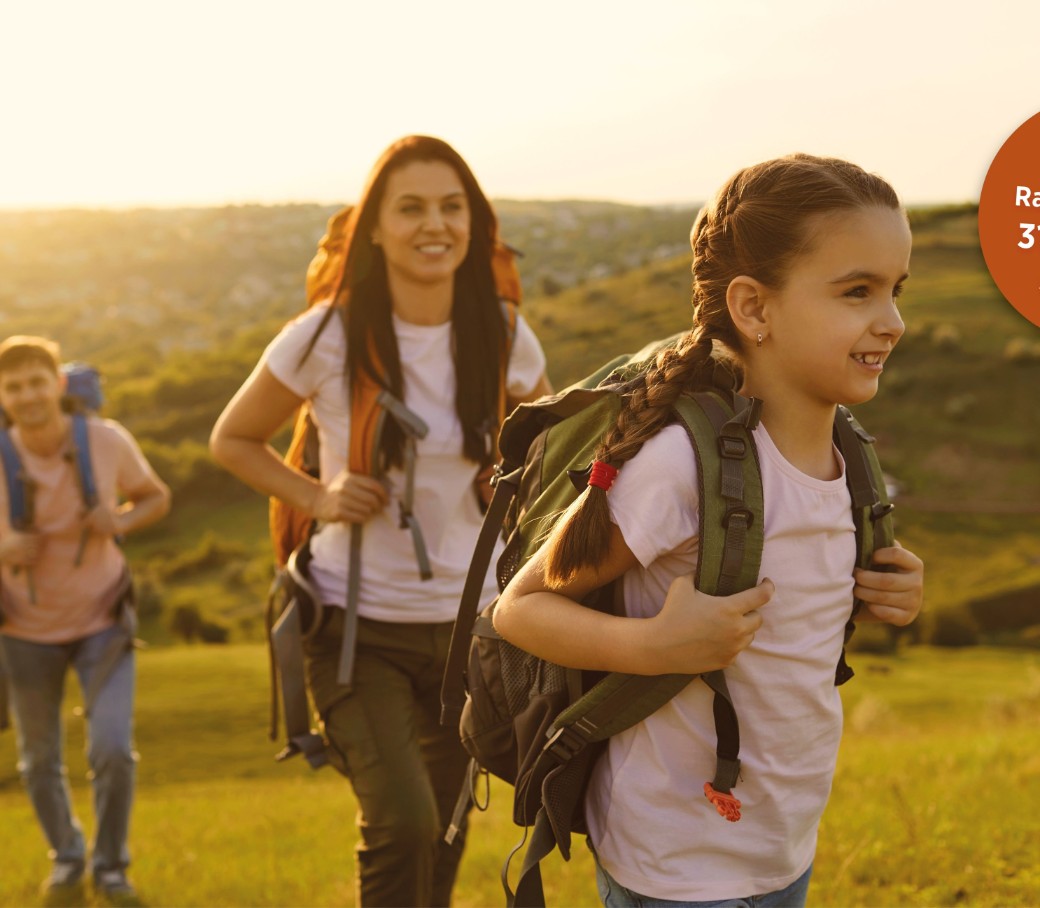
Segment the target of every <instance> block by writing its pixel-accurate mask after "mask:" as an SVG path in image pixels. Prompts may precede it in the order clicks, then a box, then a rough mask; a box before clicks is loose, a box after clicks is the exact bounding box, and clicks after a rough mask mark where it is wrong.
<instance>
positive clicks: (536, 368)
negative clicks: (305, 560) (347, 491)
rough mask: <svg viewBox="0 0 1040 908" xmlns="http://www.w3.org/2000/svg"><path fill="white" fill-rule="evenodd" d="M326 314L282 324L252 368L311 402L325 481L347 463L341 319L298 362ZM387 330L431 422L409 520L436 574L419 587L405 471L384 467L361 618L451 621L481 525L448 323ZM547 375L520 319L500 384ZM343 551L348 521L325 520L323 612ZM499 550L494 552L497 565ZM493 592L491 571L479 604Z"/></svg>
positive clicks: (339, 579)
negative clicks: (405, 514)
mask: <svg viewBox="0 0 1040 908" xmlns="http://www.w3.org/2000/svg"><path fill="white" fill-rule="evenodd" d="M327 310H328V305H327V304H324V305H318V306H314V307H313V308H311V309H310V310H308V311H307V312H306V313H304V314H303V315H301V316H300V317H299V318H297V319H295V320H294V321H292V322H291V323H289V324H288V325H287V326H286V327H285V328H284V329H283V330H282V331H281V333H280V334H279V335H278V336H277V337H276V338H275V339H274V340H273V341H272V342H271V343H270V345H269V346H268V347H267V349H266V350H265V351H264V354H263V356H262V357H261V359H260V363H259V365H258V366H257V369H260V368H264V367H266V368H267V369H269V370H270V372H271V374H272V375H274V377H275V378H276V379H278V381H280V382H281V383H282V384H283V385H285V386H286V387H287V388H288V389H289V390H290V391H292V392H293V393H294V394H296V395H298V396H299V397H301V398H304V399H307V400H309V401H310V402H311V404H312V407H313V413H314V421H315V423H316V424H317V428H318V438H319V442H320V445H321V478H322V480H323V481H325V482H327V481H329V480H330V479H331V478H332V477H333V476H335V475H336V474H337V473H338V472H339V471H340V470H341V469H343V467H344V466H345V465H346V463H347V451H348V445H349V439H350V407H349V406H348V400H347V391H346V382H345V380H344V363H345V349H346V337H345V334H344V329H343V323H342V320H341V319H340V318H338V317H336V316H333V317H332V318H331V319H330V320H329V322H328V324H327V325H326V326H325V328H324V330H323V331H322V332H321V334H320V336H319V337H318V340H317V343H316V344H315V346H314V349H313V350H312V351H311V353H310V356H308V358H307V359H306V361H305V362H304V363H303V365H299V361H300V358H301V356H302V354H303V352H304V350H305V349H306V347H307V344H308V343H309V342H310V340H311V338H312V337H313V336H314V332H315V330H316V329H317V327H318V324H319V322H320V321H321V319H322V317H323V316H324V315H325V313H326V312H327ZM393 325H394V332H395V334H396V335H397V345H398V350H399V353H400V358H401V371H402V373H403V377H404V403H405V406H407V407H408V409H410V410H412V411H413V412H414V413H416V414H418V415H419V416H420V417H421V418H422V419H423V421H424V422H425V423H426V425H427V426H428V427H429V433H428V434H427V436H426V437H425V438H423V439H421V440H420V441H419V442H418V445H417V457H416V467H415V493H414V502H413V513H414V514H415V516H416V518H417V519H418V522H419V525H420V527H421V528H422V532H423V537H424V539H425V542H426V546H427V550H428V554H429V559H430V566H431V568H432V571H433V577H432V578H431V579H429V580H423V579H422V578H421V577H420V576H419V568H418V564H417V562H416V557H415V548H414V546H413V543H412V536H411V531H410V530H408V529H401V527H400V520H399V509H398V505H399V502H400V499H401V496H402V494H403V491H404V473H403V472H402V471H401V470H399V469H396V468H394V469H391V470H389V471H388V473H387V475H386V483H387V487H388V489H389V492H390V501H389V504H388V505H387V506H386V507H385V508H384V509H383V510H382V511H380V513H378V514H377V515H376V516H375V517H373V518H372V519H371V520H369V521H368V522H367V523H365V524H364V529H363V532H362V550H361V587H360V596H359V601H358V614H359V615H362V616H364V617H366V618H372V619H375V620H377V621H389V622H398V623H402V622H407V623H411V622H421V623H427V622H443V621H452V620H454V618H455V615H456V613H457V612H458V608H459V596H460V595H461V592H462V586H463V583H464V581H465V578H466V572H467V570H468V568H469V562H470V557H471V556H472V554H473V547H474V545H475V544H476V540H477V535H478V533H479V532H480V525H481V521H482V519H483V515H482V512H481V509H480V506H479V504H478V502H477V497H476V493H475V491H474V486H473V481H474V479H475V478H476V476H477V473H478V471H479V467H478V465H477V464H476V463H474V462H473V461H471V460H467V459H466V458H465V457H463V455H462V426H461V424H460V422H459V418H458V414H457V413H456V412H455V386H456V385H455V366H454V362H453V359H452V343H453V340H452V326H451V323H450V322H446V323H444V324H442V325H434V326H429V325H415V324H412V323H410V322H405V321H402V320H401V319H398V318H397V317H396V316H395V317H394V320H393ZM544 371H545V355H544V353H543V352H542V348H541V345H540V344H539V343H538V339H537V338H536V337H535V335H534V332H533V331H532V330H531V328H530V327H529V326H528V325H527V323H526V322H525V321H524V319H523V318H522V317H521V316H518V317H517V322H516V335H515V338H514V341H513V347H512V351H511V354H510V360H509V368H508V370H507V377H506V385H507V388H508V391H509V393H510V394H512V395H515V396H522V395H524V394H527V393H529V392H530V391H531V389H532V388H534V386H535V385H536V383H537V382H538V379H539V378H540V377H541V376H542V374H543V373H544ZM349 550H350V526H349V524H344V523H330V524H325V525H324V526H322V527H321V528H320V529H319V530H318V532H317V533H316V534H315V536H314V538H313V540H312V543H311V551H312V553H313V555H314V559H313V561H312V562H311V565H310V572H311V577H312V579H313V581H314V582H315V584H316V585H317V587H318V590H319V591H320V592H321V594H322V598H323V600H324V601H325V602H326V603H328V604H330V605H337V606H343V605H345V602H346V595H347V571H348V559H349ZM498 554H499V553H498V551H496V553H495V558H496V559H497V556H498ZM491 563H492V564H494V563H495V559H493V560H492V562H491ZM497 593H498V588H497V586H496V583H495V578H494V572H493V571H490V572H489V575H488V578H487V579H486V580H485V584H484V598H485V601H490V600H491V599H492V598H494V596H495V595H497Z"/></svg>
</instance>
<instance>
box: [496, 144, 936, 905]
mask: <svg viewBox="0 0 1040 908" xmlns="http://www.w3.org/2000/svg"><path fill="white" fill-rule="evenodd" d="M691 244H692V246H693V269H692V270H693V305H694V316H693V327H692V328H691V330H690V331H689V332H687V333H686V334H685V335H684V336H683V337H682V339H681V340H680V341H679V342H678V343H677V344H676V345H675V346H674V347H672V348H670V349H667V350H665V351H663V352H662V353H661V354H659V355H658V357H657V360H656V363H655V365H654V367H653V368H652V369H651V370H650V371H649V372H648V373H647V375H646V380H645V382H644V383H643V384H642V385H641V386H640V387H638V388H637V389H636V390H634V391H633V392H632V393H631V395H630V396H629V397H627V399H626V402H625V405H624V406H623V408H622V411H621V413H620V415H619V417H618V421H617V424H616V426H615V428H614V429H613V430H612V431H611V432H610V433H609V434H608V435H607V437H606V438H605V439H604V440H603V442H602V444H601V446H600V448H599V450H598V453H597V460H598V461H600V462H602V463H603V464H605V466H604V467H601V468H599V470H597V471H596V473H597V474H598V475H604V476H605V477H607V478H605V479H603V480H601V481H600V485H599V486H591V487H590V488H589V489H588V490H587V491H586V492H585V493H583V494H582V496H581V497H580V498H579V499H578V500H577V501H576V502H575V503H574V505H573V506H572V507H571V508H570V510H569V511H568V512H567V513H566V514H565V515H564V516H563V517H562V518H561V520H560V521H559V523H558V525H557V527H556V529H555V530H554V532H553V534H552V536H551V537H550V539H549V541H548V542H547V544H546V545H545V546H543V548H542V549H541V550H540V552H539V554H538V555H537V556H536V557H535V558H533V559H532V560H531V561H530V562H529V563H528V564H527V565H526V566H525V567H524V568H523V570H521V571H520V572H519V573H518V574H517V575H516V577H515V578H514V579H513V581H512V582H511V583H510V584H509V586H508V587H507V588H506V590H505V592H504V593H503V595H502V598H501V600H500V602H499V605H498V607H497V610H496V612H495V618H494V620H495V627H496V629H497V630H498V631H499V632H500V633H501V634H502V635H503V636H504V637H505V638H506V639H508V640H509V641H511V642H512V643H514V644H516V645H517V646H520V647H522V648H523V649H525V650H528V651H529V652H532V653H534V654H535V655H537V656H540V657H542V658H545V659H549V660H552V661H554V662H558V663H561V664H564V665H569V666H573V667H576V668H583V669H595V670H603V671H621V672H629V673H636V674H647V675H652V674H664V673H669V672H683V673H691V674H693V673H701V672H707V671H710V670H713V669H718V668H725V669H726V676H727V679H728V682H729V689H730V692H731V694H732V697H733V702H734V704H735V705H736V708H737V711H738V714H739V716H740V721H741V760H742V769H741V775H740V779H739V781H738V784H737V788H736V789H735V791H734V793H735V795H736V796H737V797H739V798H740V800H741V802H742V804H743V808H742V813H743V818H742V819H741V820H740V822H738V823H727V822H725V820H723V819H722V818H721V817H720V816H719V815H718V813H717V812H716V809H715V807H713V806H712V804H711V803H709V801H708V800H707V799H706V798H705V796H704V792H703V785H704V780H705V779H711V778H712V776H713V774H714V766H715V742H716V736H715V724H714V720H713V715H712V695H711V691H710V690H709V689H708V687H707V686H706V685H704V684H700V683H694V684H690V685H689V686H688V687H687V688H686V689H685V690H683V691H682V692H681V693H680V694H679V695H678V696H676V697H675V698H674V699H673V700H672V701H671V702H669V703H668V704H667V705H665V706H664V707H662V708H661V709H660V710H658V711H657V712H656V713H654V714H653V715H652V716H650V717H649V718H648V719H646V720H645V721H643V722H641V723H640V724H638V725H637V726H635V727H633V728H631V729H630V730H628V731H626V732H624V733H622V734H619V735H617V736H615V737H614V738H612V739H611V740H610V743H609V747H608V749H607V751H606V752H605V753H604V756H603V758H602V759H601V760H600V761H599V762H598V764H597V766H596V767H595V769H594V772H593V776H592V779H591V781H590V785H589V789H588V792H587V795H586V801H585V810H586V819H587V821H588V826H589V830H590V844H591V845H592V847H593V850H594V853H595V855H596V861H597V877H598V883H599V887H600V894H601V897H602V899H603V902H604V904H605V905H608V906H616V905H688V904H696V905H703V904H705V903H707V904H718V905H746V904H751V900H752V899H754V904H755V905H802V904H804V901H805V896H806V891H807V888H808V883H809V876H810V873H811V868H812V861H813V855H814V852H815V847H816V834H817V827H818V824H819V821H820V817H821V815H822V813H823V809H824V806H825V804H826V802H827V796H828V794H829V791H830V786H831V779H832V777H833V774H834V767H835V763H836V759H837V753H838V743H839V739H840V737H841V725H842V714H841V700H840V698H839V695H838V691H837V689H836V688H835V686H834V672H835V666H836V664H837V662H838V658H839V654H840V652H841V648H842V639H843V629H844V626H845V622H846V620H847V619H848V617H849V614H850V612H851V610H852V604H853V598H854V597H858V598H859V599H861V600H862V601H863V602H864V603H865V605H866V608H864V609H863V610H861V612H860V615H859V617H858V620H860V621H864V620H875V621H885V622H889V623H891V624H895V625H905V624H908V623H909V622H911V621H913V620H914V618H915V617H916V616H917V613H918V611H919V610H920V608H921V600H922V586H923V566H922V564H921V562H920V560H919V559H918V558H916V557H915V556H914V555H913V554H911V553H910V552H908V551H907V550H906V549H903V548H901V547H898V546H896V547H892V548H886V549H881V550H879V551H878V552H877V553H876V554H875V559H874V560H875V566H878V567H881V566H886V567H888V568H889V570H891V571H894V572H891V573H889V572H882V571H874V570H869V571H863V570H854V569H853V568H854V562H855V556H856V544H855V540H854V531H853V524H852V516H851V513H852V512H851V503H850V499H849V493H848V489H847V487H846V484H845V479H844V464H843V462H842V460H841V457H840V455H839V454H838V452H837V450H836V449H835V447H834V445H833V443H832V440H831V431H832V425H833V422H834V416H835V407H836V405H837V404H839V403H840V404H848V405H854V404H857V403H861V402H864V401H867V400H870V399H871V398H872V397H873V396H874V395H875V394H876V393H877V388H878V380H879V378H880V375H881V373H882V370H883V368H884V363H885V360H886V359H887V358H888V355H889V354H890V353H891V351H892V348H893V347H894V346H895V344H896V342H897V341H898V340H899V338H900V336H901V335H902V333H903V322H902V320H901V319H900V317H899V312H898V310H897V308H896V297H898V296H899V293H900V291H901V290H902V287H903V282H904V281H905V280H906V278H907V269H908V263H909V257H910V230H909V228H908V226H907V219H906V215H905V213H904V211H903V210H902V208H901V207H900V204H899V201H898V199H897V197H896V195H895V193H894V191H893V190H892V188H891V187H890V186H889V185H888V184H887V183H885V182H884V181H883V180H881V179H880V178H878V177H876V176H873V175H871V174H868V173H866V172H864V171H863V170H862V169H860V168H859V167H856V166H855V165H853V164H849V163H847V162H845V161H840V160H835V159H830V158H817V157H811V156H808V155H801V154H799V155H791V156H788V157H785V158H780V159H778V160H773V161H767V162H765V163H763V164H758V165H756V166H753V167H749V168H747V169H745V170H742V171H740V172H739V173H737V174H736V175H735V176H734V177H733V178H732V179H730V180H729V182H728V183H726V185H725V186H723V187H722V189H721V190H720V192H719V193H718V195H717V196H716V197H715V199H714V201H712V202H711V203H710V204H708V205H707V206H705V208H704V209H703V210H702V211H701V213H700V214H699V216H698V218H697V220H696V223H695V224H694V226H693V231H692V233H691ZM719 365H722V366H723V367H725V368H728V369H730V370H731V371H732V372H733V373H734V376H735V378H736V379H737V381H738V382H739V383H740V384H739V387H740V388H741V393H742V394H744V395H745V396H748V397H756V398H759V399H761V400H762V401H763V407H762V419H761V423H760V425H759V426H758V427H757V428H756V429H755V430H754V436H753V437H754V440H755V443H756V446H757V449H758V457H759V460H760V463H761V472H762V485H763V490H764V496H765V527H764V531H765V545H764V552H763V557H762V567H761V577H762V578H763V579H762V580H761V582H760V583H759V585H758V586H757V587H755V588H753V589H751V590H747V591H744V592H742V593H739V594H737V595H734V596H727V597H719V598H716V597H711V596H707V595H703V594H701V593H699V592H698V591H697V590H696V589H694V587H693V581H692V575H693V572H694V570H695V568H696V564H697V550H698V533H699V527H698V525H697V494H698V492H697V463H696V462H695V457H694V454H693V449H692V446H691V445H690V442H689V440H688V438H687V437H686V435H685V431H684V430H683V429H682V428H681V427H679V426H674V425H673V426H667V425H664V422H665V421H666V419H667V414H668V412H669V407H670V404H671V403H672V402H673V401H674V400H675V399H676V397H677V396H678V395H679V394H681V393H682V392H683V391H685V390H688V389H691V388H697V387H698V386H704V385H707V384H708V381H709V377H710V375H711V372H712V370H713V369H715V368H717V367H718V366H719ZM614 470H617V471H618V472H617V474H616V476H615V477H614V479H613V483H612V484H611V480H610V478H609V477H610V476H611V475H612V473H613V471H614ZM608 490H609V491H608ZM622 575H623V581H622V582H623V585H624V601H625V608H626V612H627V616H626V617H617V616H612V615H608V614H603V613H600V612H597V611H594V610H592V609H589V608H585V607H583V606H581V605H579V604H578V601H579V600H580V599H581V598H582V597H583V596H584V595H585V594H586V593H587V592H589V591H590V590H592V589H594V588H596V587H598V586H601V585H603V584H604V583H606V582H608V581H610V580H612V579H614V578H617V577H622ZM766 578H768V579H766Z"/></svg>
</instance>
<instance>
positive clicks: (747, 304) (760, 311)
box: [726, 274, 767, 346]
mask: <svg viewBox="0 0 1040 908" xmlns="http://www.w3.org/2000/svg"><path fill="white" fill-rule="evenodd" d="M765 290H766V288H765V285H764V284H762V283H761V282H760V281H756V280H755V279H754V278H753V277H748V276H747V275H745V274H741V275H739V276H737V277H735V278H733V280H731V281H730V282H729V286H728V287H727V288H726V306H727V308H728V309H729V316H730V318H731V319H732V320H733V325H734V327H736V329H737V331H739V332H740V334H741V336H742V337H743V338H744V340H746V341H747V342H748V345H749V346H755V345H756V343H757V345H758V346H761V343H760V342H758V339H759V338H761V337H762V336H763V335H765V333H766V329H767V325H766V319H765V312H764V308H765Z"/></svg>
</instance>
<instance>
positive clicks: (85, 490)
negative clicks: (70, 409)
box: [72, 413, 98, 511]
mask: <svg viewBox="0 0 1040 908" xmlns="http://www.w3.org/2000/svg"><path fill="white" fill-rule="evenodd" d="M72 444H73V449H74V454H75V458H76V475H77V476H78V482H79V491H80V495H82V496H83V505H84V507H86V509H87V510H88V511H92V510H93V509H94V508H95V507H97V503H98V492H97V481H96V480H95V478H94V463H93V461H92V459H91V456H90V427H89V426H88V425H87V417H86V415H85V414H84V413H73V414H72Z"/></svg>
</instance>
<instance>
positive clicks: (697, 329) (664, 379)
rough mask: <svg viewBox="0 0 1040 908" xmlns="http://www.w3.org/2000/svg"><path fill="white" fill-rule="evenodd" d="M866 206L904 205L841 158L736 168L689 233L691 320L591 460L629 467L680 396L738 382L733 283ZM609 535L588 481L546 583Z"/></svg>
mask: <svg viewBox="0 0 1040 908" xmlns="http://www.w3.org/2000/svg"><path fill="white" fill-rule="evenodd" d="M865 207H881V208H891V209H897V210H898V209H900V207H901V206H900V202H899V198H898V196H897V195H896V193H895V191H894V190H893V189H892V187H891V186H889V184H888V183H886V182H885V181H884V180H882V179H881V178H880V177H878V176H876V175H874V174H870V173H867V172H866V171H864V170H863V169H862V168H860V167H857V166H856V165H855V164H851V163H849V162H848V161H842V160H840V159H837V158H819V157H814V156H812V155H807V154H792V155H787V156H785V157H782V158H776V159H774V160H771V161H765V162H763V163H761V164H755V165H753V166H751V167H747V168H745V169H743V170H741V171H738V172H737V173H736V174H734V175H733V176H732V177H731V178H730V179H729V180H728V181H727V182H726V183H725V184H724V185H723V186H722V188H721V189H720V190H719V192H718V193H717V195H716V196H715V198H714V199H713V200H712V201H710V202H709V203H708V204H706V205H705V206H704V207H703V208H702V209H701V211H700V213H699V214H698V215H697V219H696V221H694V224H693V229H692V230H691V232H690V245H691V246H692V248H693V264H692V266H691V271H692V274H693V324H692V326H691V327H690V329H689V330H688V331H687V332H686V333H685V334H683V335H682V336H681V337H680V338H679V340H678V341H677V342H676V343H675V344H674V345H673V346H669V347H666V348H665V349H663V350H661V351H660V352H659V353H658V354H657V357H656V359H655V361H654V362H653V364H652V365H651V366H650V368H649V369H648V370H646V371H645V372H644V373H642V374H641V376H640V377H638V378H637V379H635V380H634V381H633V382H632V384H631V385H630V387H629V388H628V389H626V392H625V393H624V395H623V397H622V406H621V411H620V413H619V414H618V418H617V422H616V424H615V425H614V427H613V428H612V429H611V430H610V431H609V432H608V433H607V435H606V437H605V438H604V439H603V441H602V442H601V443H600V446H599V448H598V449H597V451H596V460H601V461H603V462H605V463H608V464H610V465H611V466H613V467H615V468H620V467H621V466H622V465H623V464H625V463H627V462H628V461H629V460H630V459H631V458H633V457H634V456H635V455H636V454H637V453H638V452H639V450H640V449H641V448H642V447H643V444H644V443H645V442H646V441H647V440H648V439H650V438H651V437H652V436H653V435H655V434H656V433H657V432H658V431H660V429H662V428H663V427H664V426H665V425H666V424H667V423H668V422H669V421H671V419H672V413H673V410H672V405H673V404H674V403H675V402H676V400H677V399H678V398H679V395H680V394H682V393H683V392H684V391H687V390H695V389H699V388H705V387H709V386H710V385H711V384H712V383H713V381H715V380H716V376H717V374H718V372H720V371H721V372H723V373H728V374H729V377H730V379H731V380H732V382H733V383H734V385H735V386H736V387H739V386H740V384H741V382H742V380H743V366H742V364H741V353H742V350H743V339H742V337H741V335H740V333H739V332H738V331H737V329H736V327H735V326H734V324H733V321H732V319H731V318H730V314H729V308H728V306H727V304H726V292H727V289H728V287H729V284H730V282H731V281H732V280H733V279H734V278H735V277H738V276H740V275H746V276H749V277H753V278H755V279H756V280H758V281H760V282H761V283H763V284H765V285H766V286H767V287H771V288H774V289H779V288H781V287H782V286H783V282H784V280H785V278H786V275H787V272H788V269H789V268H790V265H791V263H792V261H793V260H794V259H795V258H796V257H797V256H799V255H802V254H805V253H806V252H808V251H809V250H810V249H811V248H812V243H813V241H814V239H815V236H816V230H815V229H814V228H816V227H817V221H818V219H819V217H821V216H823V215H826V214H829V213H832V212H838V211H848V210H852V209H857V208H865ZM609 540H610V509H609V507H608V505H607V493H606V492H605V491H604V490H603V489H600V488H598V487H596V486H590V487H588V488H587V489H586V490H585V491H584V492H583V493H582V494H581V496H579V498H578V499H577V500H576V501H575V502H574V504H572V505H571V507H570V508H569V509H568V511H567V513H565V514H564V515H563V517H561V519H560V521H559V522H558V524H557V526H556V528H555V529H554V531H553V534H552V536H551V537H550V539H549V541H548V542H547V550H546V566H545V580H546V583H547V584H548V585H549V586H550V587H559V586H561V585H562V584H564V583H566V582H567V581H568V580H570V579H571V578H573V577H574V575H575V574H576V573H577V572H578V571H579V570H581V569H582V568H587V567H593V566H595V565H597V564H598V563H599V562H600V561H601V560H602V559H603V557H604V556H605V555H606V551H607V546H608V544H609Z"/></svg>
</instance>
